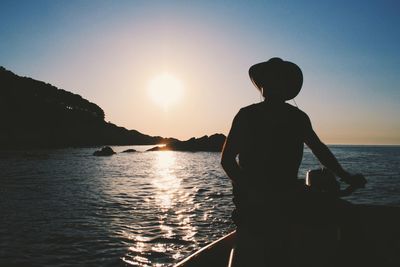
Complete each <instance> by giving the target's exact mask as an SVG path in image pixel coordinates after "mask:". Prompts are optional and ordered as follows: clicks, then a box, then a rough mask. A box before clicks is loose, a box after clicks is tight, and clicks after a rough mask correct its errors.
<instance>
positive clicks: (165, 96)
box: [148, 73, 183, 110]
mask: <svg viewBox="0 0 400 267" xmlns="http://www.w3.org/2000/svg"><path fill="white" fill-rule="evenodd" d="M148 90H149V91H148V92H149V96H150V98H151V100H153V102H154V103H155V104H157V105H158V106H160V107H162V108H164V110H168V108H170V107H171V106H173V105H175V104H177V103H178V102H179V101H180V100H181V98H182V94H183V85H182V82H181V81H180V80H179V79H177V78H176V77H174V76H172V75H170V74H168V73H163V74H160V75H158V76H156V77H154V78H153V79H152V80H151V81H150V82H149V88H148Z"/></svg>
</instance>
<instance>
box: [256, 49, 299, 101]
mask: <svg viewBox="0 0 400 267" xmlns="http://www.w3.org/2000/svg"><path fill="white" fill-rule="evenodd" d="M249 75H250V79H251V81H252V82H253V84H254V85H255V86H256V87H257V89H258V90H260V91H261V92H262V94H263V95H264V96H265V97H272V98H279V99H282V100H285V101H286V100H290V99H293V98H295V97H296V96H297V94H298V93H299V92H300V90H301V86H302V85H303V73H302V72H301V69H300V68H299V66H297V65H296V64H294V63H292V62H289V61H284V60H282V59H280V58H277V57H275V58H271V59H270V60H268V61H266V62H261V63H258V64H255V65H253V66H251V67H250V69H249Z"/></svg>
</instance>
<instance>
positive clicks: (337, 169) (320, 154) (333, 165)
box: [304, 129, 351, 181]
mask: <svg viewBox="0 0 400 267" xmlns="http://www.w3.org/2000/svg"><path fill="white" fill-rule="evenodd" d="M304 142H305V143H306V145H307V146H308V147H309V148H310V149H311V151H312V152H313V154H314V155H315V156H316V157H317V158H318V160H319V162H321V164H322V165H324V166H325V167H327V168H328V169H329V170H331V171H333V172H334V173H335V174H336V175H337V176H339V177H340V178H341V179H342V180H343V181H346V180H347V179H348V178H349V177H350V176H351V175H350V174H349V173H348V172H347V171H345V170H344V169H343V167H342V166H341V165H340V163H339V162H338V160H337V159H336V157H335V156H334V155H333V154H332V152H331V151H330V149H329V148H328V147H327V146H326V145H325V144H324V143H322V142H321V140H320V139H319V138H318V136H317V134H316V133H315V132H314V130H312V129H311V130H310V131H308V132H307V134H306V136H305V140H304Z"/></svg>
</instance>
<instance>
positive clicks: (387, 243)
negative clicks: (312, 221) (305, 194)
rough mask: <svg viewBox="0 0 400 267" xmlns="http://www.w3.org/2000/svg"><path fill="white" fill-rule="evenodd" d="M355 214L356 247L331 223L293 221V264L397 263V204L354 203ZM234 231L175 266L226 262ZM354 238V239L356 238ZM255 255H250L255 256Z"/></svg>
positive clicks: (399, 263) (399, 226) (399, 220)
mask: <svg viewBox="0 0 400 267" xmlns="http://www.w3.org/2000/svg"><path fill="white" fill-rule="evenodd" d="M352 209H354V212H355V213H358V214H359V221H360V225H359V228H360V229H359V230H360V232H362V233H363V235H362V236H361V237H359V240H358V243H357V242H356V244H357V247H354V243H353V244H351V246H350V244H349V243H348V242H347V241H346V240H352V239H353V237H354V236H351V235H352V233H346V232H345V231H340V229H339V230H338V229H332V227H319V228H314V227H307V226H306V225H300V224H299V225H294V229H297V230H298V232H301V233H302V234H296V233H295V234H294V236H293V243H294V246H293V247H294V248H293V252H294V253H292V255H289V257H293V258H294V260H292V262H294V263H295V264H294V265H293V266H352V267H358V266H360V267H365V266H400V253H399V252H400V208H399V207H388V206H373V205H354V206H353V207H352ZM235 238H236V233H235V232H232V233H230V234H228V235H226V236H225V237H223V238H221V239H219V240H217V241H215V242H213V243H211V244H210V245H208V246H206V247H204V248H202V249H200V250H199V251H197V252H196V253H194V254H192V255H190V256H189V257H187V258H185V259H184V260H182V261H181V262H179V263H177V264H176V265H175V267H183V266H186V267H192V266H209V267H212V266H215V267H218V266H228V265H229V259H230V255H231V252H232V248H233V247H234V246H235ZM356 241H357V240H356ZM257 256H258V255H254V257H257Z"/></svg>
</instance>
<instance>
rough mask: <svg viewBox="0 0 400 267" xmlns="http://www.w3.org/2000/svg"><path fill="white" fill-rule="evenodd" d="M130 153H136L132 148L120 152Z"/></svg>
mask: <svg viewBox="0 0 400 267" xmlns="http://www.w3.org/2000/svg"><path fill="white" fill-rule="evenodd" d="M132 152H136V150H135V149H133V148H130V149H127V150H124V151H122V153H132Z"/></svg>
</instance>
